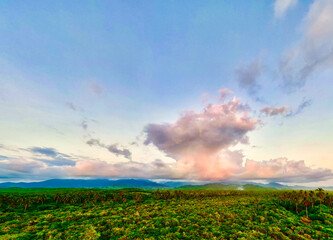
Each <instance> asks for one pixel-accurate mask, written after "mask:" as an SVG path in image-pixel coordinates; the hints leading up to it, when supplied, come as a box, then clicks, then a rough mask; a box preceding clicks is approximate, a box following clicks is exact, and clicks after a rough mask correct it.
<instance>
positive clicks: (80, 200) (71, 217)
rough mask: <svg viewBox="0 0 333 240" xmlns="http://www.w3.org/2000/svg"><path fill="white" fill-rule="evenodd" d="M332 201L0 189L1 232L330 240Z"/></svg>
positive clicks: (5, 235)
mask: <svg viewBox="0 0 333 240" xmlns="http://www.w3.org/2000/svg"><path fill="white" fill-rule="evenodd" d="M331 200H332V195H331V194H330V193H327V192H324V191H321V190H319V191H308V192H306V191H297V192H296V191H235V190H232V191H231V190H181V191H176V190H163V191H144V190H139V189H126V190H97V189H96V190H87V189H75V190H74V189H33V190H29V189H24V190H22V189H10V190H1V191H0V204H1V206H0V239H333V210H332V201H331ZM296 209H297V210H296ZM307 210H308V211H307ZM307 215H308V217H307Z"/></svg>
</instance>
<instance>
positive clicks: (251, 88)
mask: <svg viewBox="0 0 333 240" xmlns="http://www.w3.org/2000/svg"><path fill="white" fill-rule="evenodd" d="M263 70H264V68H263V66H262V64H261V58H260V57H257V58H256V59H254V60H252V61H251V62H249V63H247V64H244V65H243V66H240V67H238V68H237V69H236V70H235V74H236V80H237V82H238V84H239V87H240V88H242V89H245V90H246V91H247V92H248V94H250V95H251V96H254V97H255V98H256V99H257V100H259V98H258V97H257V93H258V91H259V90H260V88H261V86H260V84H259V82H258V80H259V78H260V76H261V75H262V73H263Z"/></svg>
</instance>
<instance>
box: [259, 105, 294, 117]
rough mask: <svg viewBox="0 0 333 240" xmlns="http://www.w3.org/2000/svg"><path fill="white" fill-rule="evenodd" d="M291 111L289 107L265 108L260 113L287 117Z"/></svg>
mask: <svg viewBox="0 0 333 240" xmlns="http://www.w3.org/2000/svg"><path fill="white" fill-rule="evenodd" d="M289 111H290V109H289V107H288V106H282V107H264V108H263V109H261V110H260V112H262V113H264V114H266V115H267V116H276V115H286V114H287V113H288V112H289Z"/></svg>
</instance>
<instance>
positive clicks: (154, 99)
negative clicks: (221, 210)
mask: <svg viewBox="0 0 333 240" xmlns="http://www.w3.org/2000/svg"><path fill="white" fill-rule="evenodd" d="M0 34H1V38H0V112H1V114H0V133H1V134H0V181H1V182H6V181H39V180H46V179H51V178H148V179H155V180H161V179H170V180H195V181H248V180H249V181H266V182H281V183H285V184H299V183H301V184H304V185H316V186H327V185H333V155H332V146H333V87H332V86H333V85H332V74H333V1H331V0H304V1H303V0H302V1H300V0H275V1H273V0H271V1H258V0H248V1H241V0H238V1H226V0H219V1H213V0H207V1H202V0H201V1H196V0H193V1H172V0H168V1H165V0H157V1H148V2H147V1H131V0H126V1H116V0H113V1H88V0H83V1H82V0H81V1H38V0H36V1H33V2H29V3H28V2H24V1H9V0H5V1H1V2H0Z"/></svg>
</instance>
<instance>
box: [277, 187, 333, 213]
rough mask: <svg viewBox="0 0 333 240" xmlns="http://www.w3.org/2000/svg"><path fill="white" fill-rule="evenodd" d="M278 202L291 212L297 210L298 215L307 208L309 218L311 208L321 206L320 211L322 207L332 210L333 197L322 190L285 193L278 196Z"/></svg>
mask: <svg viewBox="0 0 333 240" xmlns="http://www.w3.org/2000/svg"><path fill="white" fill-rule="evenodd" d="M278 201H279V203H280V204H281V205H283V206H285V207H286V208H288V209H289V210H295V211H296V212H297V213H298V212H300V211H302V208H305V214H306V216H307V217H308V216H309V211H308V209H309V208H314V207H315V206H318V205H319V211H320V213H321V211H322V205H325V206H327V207H328V208H332V206H333V195H332V194H331V193H329V192H325V191H324V190H323V189H322V188H318V189H316V190H315V191H312V190H311V191H303V190H300V191H283V192H280V193H279V194H278Z"/></svg>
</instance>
